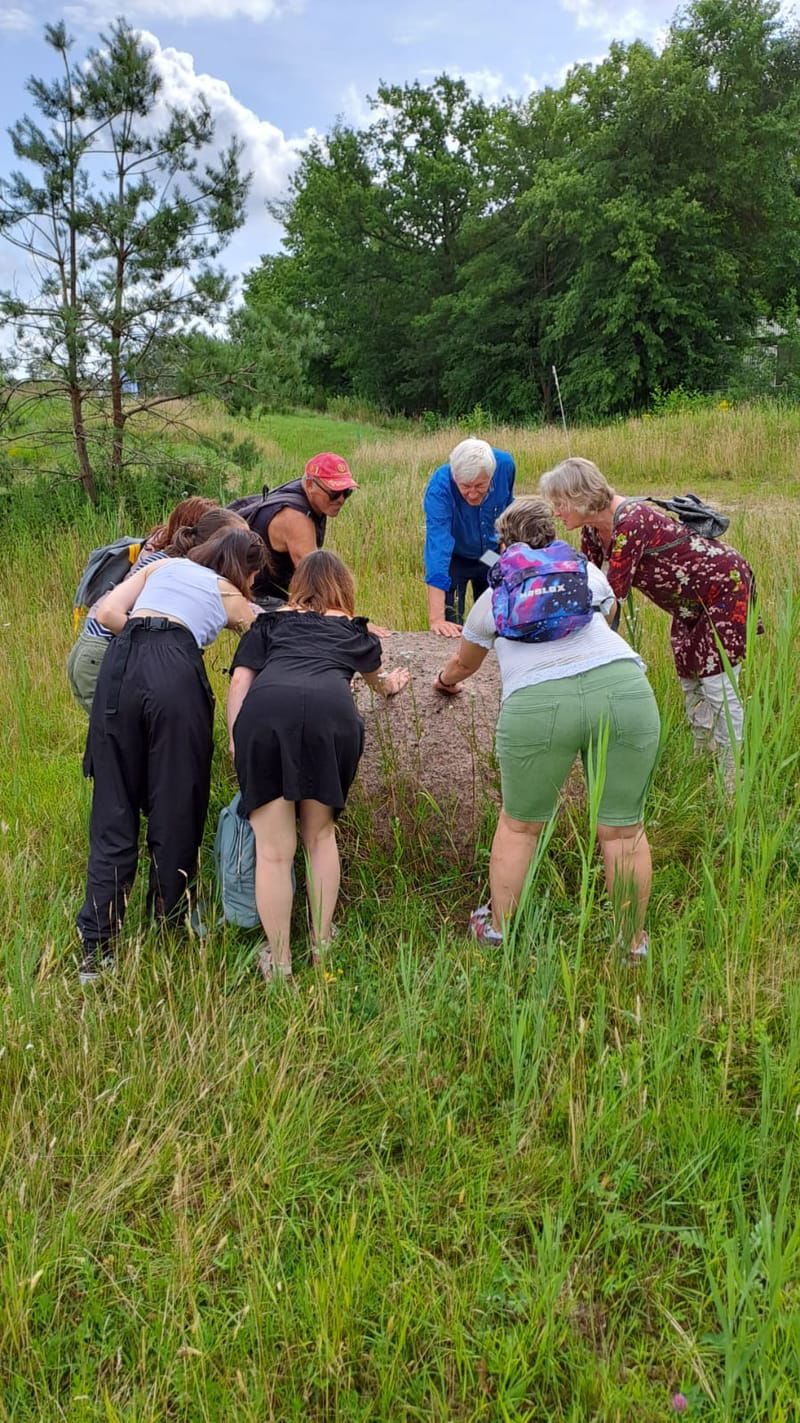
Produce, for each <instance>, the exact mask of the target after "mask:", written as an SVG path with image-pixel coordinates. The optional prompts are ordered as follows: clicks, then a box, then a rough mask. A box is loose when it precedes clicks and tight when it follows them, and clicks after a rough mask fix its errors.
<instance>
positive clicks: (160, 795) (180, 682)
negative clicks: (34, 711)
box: [78, 528, 266, 982]
mask: <svg viewBox="0 0 800 1423" xmlns="http://www.w3.org/2000/svg"><path fill="white" fill-rule="evenodd" d="M265 556H266V553H265V549H264V544H263V543H262V541H261V539H259V538H258V536H257V535H256V534H253V533H252V532H251V531H250V530H249V529H240V528H235V529H230V528H227V529H223V530H221V531H220V532H219V533H217V534H215V535H214V536H213V537H212V538H210V539H209V540H208V541H207V542H206V543H203V544H201V545H200V546H199V547H198V548H195V549H193V550H192V551H191V552H190V553H189V555H188V557H187V558H176V559H167V560H165V561H164V562H161V563H155V564H152V565H150V567H148V568H145V569H143V570H142V571H141V572H140V573H137V574H135V575H134V576H133V577H131V578H128V579H126V580H125V581H124V582H123V583H121V584H119V586H118V587H117V588H115V589H113V591H112V592H111V593H108V594H107V595H106V597H105V598H104V599H103V600H102V601H101V603H100V604H99V605H98V608H97V614H96V615H97V616H98V617H99V619H100V621H101V622H102V623H103V625H104V626H105V627H107V628H108V629H109V630H110V631H111V632H113V633H115V634H117V635H116V636H115V637H114V640H113V642H112V644H111V647H110V648H109V651H108V652H107V654H106V657H105V659H104V662H103V666H102V669H101V672H100V678H99V681H98V684H97V691H96V693H95V698H94V703H93V706H92V714H91V718H90V722H89V736H88V740H87V743H86V756H85V759H84V770H85V772H86V774H87V775H90V776H92V777H93V778H94V793H93V797H92V815H91V826H90V854H89V867H88V874H87V887H86V898H85V901H84V904H83V907H82V909H81V911H80V914H79V915H78V932H79V934H80V937H81V940H82V943H83V950H84V960H83V964H82V965H81V981H82V982H87V981H89V980H91V979H92V978H95V977H96V976H97V975H98V973H99V972H100V971H101V969H102V968H105V967H108V966H109V964H110V963H112V962H113V946H114V941H115V939H116V938H117V936H118V934H119V932H120V930H121V928H122V923H123V919H124V916H125V907H126V904H127V900H128V898H129V895H130V892H131V888H132V886H133V881H134V878H135V875H136V865H137V858H138V839H139V817H140V815H141V814H144V815H145V816H146V818H147V846H148V850H149V851H150V860H151V866H150V884H149V891H148V896H147V901H148V909H149V910H150V911H151V912H153V913H155V915H156V916H157V917H158V918H159V919H162V920H164V921H167V922H169V921H170V920H172V921H173V922H174V921H176V920H178V919H181V918H183V916H184V910H185V911H186V912H187V913H188V912H189V910H190V909H191V891H192V885H193V881H194V876H195V871H196V867H197V852H198V849H199V847H200V840H201V838H202V834H203V827H204V825H205V818H206V812H207V809H208V797H209V789H210V781H211V752H212V728H213V716H214V698H213V694H212V692H211V688H210V686H209V684H208V679H207V677H206V674H205V668H204V666H203V659H202V655H201V649H202V648H203V647H207V646H208V645H209V644H210V643H212V642H213V641H214V639H215V638H216V636H217V634H218V633H219V632H221V631H222V629H223V628H224V627H229V628H234V629H238V630H243V629H244V628H246V627H249V625H250V623H251V622H252V621H253V619H254V617H255V615H256V612H257V609H255V608H254V607H253V605H252V604H251V603H250V601H249V591H250V587H251V585H252V581H253V579H254V578H255V576H256V574H257V573H258V572H259V571H260V569H261V568H262V567H263V564H264V559H265Z"/></svg>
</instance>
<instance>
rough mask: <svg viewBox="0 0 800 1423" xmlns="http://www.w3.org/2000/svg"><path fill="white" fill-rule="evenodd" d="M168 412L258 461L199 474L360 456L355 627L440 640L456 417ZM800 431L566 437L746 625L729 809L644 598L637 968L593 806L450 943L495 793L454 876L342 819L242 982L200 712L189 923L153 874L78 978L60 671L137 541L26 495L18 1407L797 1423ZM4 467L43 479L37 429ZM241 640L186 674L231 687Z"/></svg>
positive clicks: (2, 1158)
mask: <svg viewBox="0 0 800 1423" xmlns="http://www.w3.org/2000/svg"><path fill="white" fill-rule="evenodd" d="M192 418H193V423H194V427H195V428H196V429H197V430H198V431H199V432H200V433H201V434H203V433H204V434H205V435H206V436H208V437H211V436H213V437H214V439H216V440H218V441H219V440H220V439H221V440H222V441H223V442H224V441H228V443H229V444H231V442H232V443H233V444H235V442H236V441H237V440H238V441H242V440H247V441H249V442H250V444H251V446H252V447H254V449H255V451H256V456H255V459H256V463H255V467H254V468H253V469H251V470H250V472H249V473H247V474H245V473H243V472H242V470H241V469H240V468H237V466H236V464H235V463H233V464H229V465H226V464H225V462H224V461H218V462H217V463H216V464H215V465H214V466H213V469H211V468H210V471H209V474H208V479H207V484H206V487H207V489H208V492H210V493H214V494H219V495H220V496H221V497H227V498H231V497H233V495H234V494H235V493H239V492H245V491H252V490H255V489H257V488H258V487H259V486H260V484H261V483H262V481H263V480H267V481H268V482H269V483H270V484H276V483H279V482H280V481H281V480H283V479H286V478H290V477H294V476H295V475H296V474H297V473H299V470H300V467H301V465H302V463H303V462H304V460H305V458H307V457H308V455H310V454H311V453H314V452H315V451H316V450H318V449H321V448H332V449H336V450H340V451H341V452H342V453H343V454H345V455H346V456H347V458H348V459H350V461H351V463H352V466H353V470H354V474H355V477H356V479H358V480H359V481H360V483H361V486H362V487H361V489H360V490H359V492H358V494H357V495H356V496H355V497H354V498H353V499H352V500H351V501H350V502H349V504H348V505H347V507H346V509H345V510H344V512H343V513H342V515H341V517H340V518H339V520H338V521H337V523H336V524H335V527H334V528H333V529H332V531H331V545H332V546H333V547H335V548H336V550H337V551H338V552H339V553H341V554H342V555H343V556H344V557H345V558H346V559H348V561H350V562H351V564H352V566H353V568H354V570H355V572H356V576H357V581H358V588H359V603H360V610H361V611H363V612H366V613H369V615H370V616H372V617H373V618H374V619H376V620H377V621H380V622H384V623H387V624H389V625H392V626H395V627H398V628H418V627H422V626H423V625H424V586H423V583H422V577H421V568H420V550H421V539H422V513H421V507H420V499H421V493H422V489H423V487H424V483H425V480H426V478H427V475H428V473H429V471H430V469H431V468H432V467H433V465H434V464H435V463H438V462H439V461H440V460H441V459H443V458H445V457H446V455H447V452H448V450H449V449H450V448H451V446H452V445H453V444H454V443H455V441H456V438H458V435H457V434H456V432H454V431H448V430H442V431H439V432H437V433H435V434H431V435H423V434H421V433H420V432H418V431H415V430H409V429H401V428H396V429H394V428H380V429H379V428H373V427H371V426H370V425H369V423H368V422H363V423H355V422H350V423H348V422H345V421H333V420H330V419H326V418H325V417H322V416H316V415H311V414H309V415H298V416H285V417H277V416H276V417H269V418H267V417H265V418H263V419H261V420H259V421H253V422H249V423H247V424H246V425H245V424H244V423H242V424H241V425H237V424H236V422H233V421H231V420H229V419H228V418H227V417H226V416H224V415H223V414H222V413H220V411H218V410H216V409H214V408H211V407H207V408H204V409H202V410H199V411H195V412H192ZM487 433H488V435H489V438H491V440H492V442H493V443H495V444H497V445H501V446H504V447H506V448H510V449H511V450H512V451H513V452H514V454H515V456H516V457H517V461H518V469H519V474H518V488H519V489H520V490H522V491H525V490H530V491H533V490H534V489H535V484H536V479H537V477H538V474H539V473H540V472H541V471H542V470H544V469H546V468H548V467H549V466H550V465H552V464H553V463H555V462H556V461H557V460H558V459H559V458H561V457H562V456H563V454H564V453H565V447H564V436H563V433H561V432H559V431H558V430H553V429H550V430H545V431H524V430H502V429H499V430H492V431H490V432H487ZM181 438H182V442H183V443H182V444H181V447H180V453H181V457H184V456H185V457H187V458H191V457H192V451H193V448H194V447H193V437H192V436H191V435H190V434H188V433H186V434H184V435H183V436H182V437H181ZM799 439H800V411H796V410H792V409H780V408H778V407H770V406H764V407H750V408H748V407H742V408H741V409H738V408H737V409H725V408H719V409H709V410H701V411H695V412H689V413H684V414H680V413H678V414H672V415H665V416H661V417H658V418H654V419H651V420H647V419H638V420H631V421H628V422H625V423H620V424H618V425H612V426H608V427H604V428H602V429H597V430H588V429H587V430H580V431H572V432H571V433H570V442H571V448H572V452H573V453H580V454H585V455H588V456H590V457H592V458H594V459H596V460H597V462H598V463H599V464H600V466H601V467H602V468H603V469H604V471H605V472H606V474H607V475H609V477H610V478H611V479H612V481H613V482H615V483H616V484H617V485H618V487H619V488H620V490H621V491H622V492H623V493H626V494H634V493H667V494H668V493H675V492H686V491H687V490H691V491H693V492H696V493H699V494H701V495H703V496H705V497H706V498H708V499H709V500H710V502H713V503H716V504H717V505H718V506H719V507H721V508H723V509H725V510H726V511H728V512H729V513H730V514H731V528H730V532H729V537H730V539H731V541H732V542H733V543H734V544H735V545H736V546H737V547H739V548H740V549H741V550H742V552H743V553H745V554H746V555H747V556H748V557H749V559H750V560H751V562H752V563H753V565H754V566H755V568H756V571H757V576H758V584H759V592H760V598H761V606H762V611H763V616H764V622H765V625H766V632H765V635H764V636H763V637H760V638H758V639H757V640H754V645H753V648H752V652H751V656H750V658H749V661H748V664H747V668H746V672H745V676H744V687H745V691H746V695H747V708H748V711H747V736H746V742H745V745H744V748H743V754H742V765H741V773H740V778H739V783H738V786H737V790H736V793H735V796H734V798H733V799H728V798H727V797H726V795H725V792H724V789H723V787H722V785H721V784H720V782H719V780H718V778H717V776H716V774H715V772H714V770H713V768H712V767H710V766H708V765H706V764H705V763H704V762H702V761H697V760H694V759H693V758H692V756H691V749H690V744H689V740H690V739H689V735H688V732H687V730H686V728H685V726H684V723H683V718H682V709H681V707H680V705H679V697H678V688H677V684H676V681H675V677H674V673H673V670H672V665H671V660H670V656H669V649H668V642H667V620H666V618H665V616H664V615H662V614H660V613H659V612H658V611H657V610H655V609H653V608H652V607H650V606H649V605H646V604H644V603H642V602H639V603H638V612H639V617H638V620H637V621H638V627H637V637H639V638H640V639H641V646H642V649H643V654H644V656H645V658H646V661H647V663H648V668H649V674H650V676H651V679H652V681H653V685H654V687H655V691H656V695H657V698H658V701H659V705H660V707H661V710H662V718H663V746H662V755H661V760H660V764H659V768H658V772H657V775H656V779H655V784H654V787H653V792H652V796H651V801H650V806H649V821H648V829H649V833H650V838H651V844H652V847H653V852H654V862H655V879H654V892H653V899H652V905H651V914H650V929H651V938H652V953H651V957H650V960H649V961H648V963H647V964H646V965H644V966H642V967H640V968H639V969H638V970H636V971H631V970H630V969H629V968H627V967H626V966H624V965H623V964H621V963H620V962H619V961H618V960H617V958H616V957H615V955H614V953H613V951H612V945H611V932H610V909H609V906H608V905H607V903H606V900H605V895H604V891H603V888H602V876H601V874H600V867H599V861H598V858H597V856H596V855H595V854H593V851H592V846H591V843H590V833H589V821H590V816H589V813H588V812H587V809H586V807H585V806H584V805H582V804H578V805H571V806H570V807H568V808H567V809H566V810H565V812H564V814H563V815H562V817H561V819H560V821H559V823H558V825H557V826H556V828H555V830H554V832H553V836H552V839H551V842H550V845H549V849H548V853H547V855H546V856H544V857H543V858H542V860H541V863H540V864H539V865H538V866H537V868H536V872H535V874H534V876H533V878H532V880H531V883H530V886H529V890H528V894H527V898H526V901H525V904H524V906H523V909H522V910H521V912H520V915H519V918H518V922H517V926H516V930H515V932H514V934H513V935H512V936H511V937H510V939H509V941H508V942H507V943H506V944H505V945H504V946H503V949H502V951H497V952H494V951H492V952H489V951H487V950H486V949H483V948H481V947H480V946H478V945H476V944H474V943H472V942H470V941H469V940H468V939H467V938H466V937H465V928H466V922H467V917H468V913H469V910H470V908H471V907H473V906H474V905H475V904H477V903H479V902H481V901H482V899H483V898H485V885H486V877H487V857H488V846H489V842H490V838H491V831H492V816H491V814H490V813H488V812H487V818H486V824H485V827H484V831H483V834H482V836H481V841H480V845H479V848H478V852H477V855H476V857H475V859H474V860H473V859H472V858H467V857H465V858H464V859H463V860H462V861H460V862H458V863H456V864H453V863H451V862H450V861H449V860H445V859H444V857H442V858H441V859H440V860H438V859H437V846H436V844H435V843H434V844H426V843H423V840H424V833H425V832H424V829H423V830H421V831H420V836H421V837H423V838H422V839H420V840H417V839H416V838H415V837H411V836H407V835H404V834H401V833H398V834H397V835H396V836H395V837H394V847H393V850H392V851H391V852H387V851H386V850H385V849H383V850H380V851H379V850H378V849H377V848H374V847H371V846H370V845H369V844H365V843H364V839H363V836H361V835H360V833H359V827H358V823H357V820H356V819H351V820H350V821H349V822H348V821H347V818H345V820H344V822H343V826H342V847H343V861H344V891H343V900H342V905H341V911H340V915H339V922H340V933H339V937H338V939H337V942H336V948H335V955H334V959H333V961H332V964H331V966H330V968H329V970H328V971H327V972H326V973H325V974H324V975H320V974H318V973H314V972H313V971H312V970H311V969H310V968H304V967H303V966H302V963H300V964H299V972H298V980H297V981H298V990H299V991H298V992H297V994H296V995H295V994H292V993H291V992H289V991H285V990H283V989H282V988H280V987H275V988H274V989H272V990H270V991H269V992H267V991H265V987H264V984H263V982H262V981H261V980H260V978H258V976H257V975H256V974H255V973H254V971H253V968H252V962H251V959H252V947H253V942H254V940H255V939H256V937H257V936H256V935H255V934H247V933H244V932H243V931H237V930H234V929H231V928H228V927H225V926H223V925H222V924H221V923H220V922H219V920H218V917H216V914H215V911H214V908H213V885H212V883H211V859H210V845H211V841H212V839H213V828H214V821H215V817H216V811H217V810H218V809H219V807H220V806H221V805H222V804H223V803H224V802H225V801H226V800H227V799H228V798H229V796H230V794H231V792H232V775H231V769H230V763H229V760H228V758H227V753H226V751H225V743H224V737H223V726H222V721H223V718H222V714H221V706H218V710H217V746H216V753H215V773H214V792H213V798H212V811H211V816H210V819H209V827H208V833H207V840H206V847H205V852H204V866H203V870H204V879H205V882H206V885H207V893H208V896H209V900H210V903H211V910H210V916H209V933H208V935H207V937H206V938H205V939H203V940H198V939H196V938H191V937H189V938H184V937H181V936H178V935H176V936H173V937H172V938H169V939H166V940H164V939H161V938H159V937H158V936H157V935H156V934H155V932H154V931H153V930H152V929H150V928H149V927H148V926H147V924H146V922H145V921H144V918H143V914H142V905H141V902H140V899H139V897H138V894H136V895H135V896H134V900H133V902H132V904H131V907H130V910H129V916H128V923H127V926H126V933H125V938H124V943H123V946H122V950H121V953H120V958H121V961H122V962H121V966H120V969H119V971H118V972H117V973H116V975H115V976H114V977H113V978H112V979H111V980H109V981H108V982H104V983H103V984H102V985H98V986H94V987H93V988H92V989H91V990H90V991H87V990H85V989H81V988H79V986H78V982H77V973H76V968H75V962H76V959H75V954H76V942H75V935H74V929H73V920H74V915H75V912H76V909H77V907H78V904H79V901H80V898H81V894H82V882H83V874H84V870H85V857H86V849H87V841H86V823H87V814H88V806H89V790H88V787H87V785H86V783H85V782H84V781H83V779H82V776H81V766H80V760H81V753H82V746H83V738H84V735H85V722H84V719H83V716H82V713H81V712H80V711H79V710H78V708H77V707H76V706H75V705H74V704H73V702H72V699H71V696H70V693H69V690H68V687H67V684H66V680H65V677H64V674H63V663H64V659H65V657H66V653H67V651H68V648H69V646H70V643H71V639H72V618H71V602H72V592H73V589H74V586H75V584H76V582H77V576H78V573H79V571H80V569H81V567H82V564H83V562H84V559H85V556H86V553H87V550H88V548H89V547H91V546H92V544H93V543H97V542H101V541H105V540H106V539H107V538H109V537H111V536H112V535H116V534H120V533H123V532H137V530H136V529H135V528H129V527H128V524H129V518H128V511H127V509H126V506H125V501H124V499H123V500H122V501H121V502H120V505H119V507H118V508H117V509H116V510H115V511H114V514H113V516H112V515H111V514H110V513H109V512H108V511H107V510H106V512H105V513H100V514H98V513H96V512H94V511H88V510H87V511H84V512H83V513H81V514H80V516H79V517H76V518H75V519H74V520H73V521H72V522H71V523H70V524H69V525H67V524H61V523H59V522H57V521H54V522H53V524H52V525H51V526H49V527H48V528H47V529H46V530H45V531H44V532H43V531H42V528H41V526H37V525H36V524H35V522H34V521H30V522H28V523H26V519H25V518H24V517H22V516H19V517H16V518H14V519H12V518H11V516H10V515H9V523H8V527H9V529H10V533H8V534H7V536H6V538H5V539H4V540H3V541H2V544H0V623H1V624H2V628H1V629H0V631H1V632H2V637H0V724H2V726H3V732H4V735H3V744H4V751H3V756H2V763H0V916H1V918H0V922H1V923H2V926H3V927H2V935H1V939H2V959H3V980H2V981H3V989H2V1027H1V1028H0V1033H1V1035H2V1037H1V1041H0V1307H1V1310H2V1312H0V1419H2V1420H9V1423H11V1420H13V1423H51V1420H52V1423H56V1420H59V1421H60V1420H66V1421H67V1423H90V1420H91V1423H95V1420H96V1421H97V1423H101V1420H102V1423H162V1420H170V1423H173V1420H174V1423H199V1420H209V1423H211V1420H221V1419H225V1420H237V1423H238V1420H241V1423H267V1420H276V1423H277V1420H280V1423H285V1421H286V1420H297V1421H298V1423H300V1420H314V1423H322V1420H342V1423H377V1420H392V1423H394V1420H426V1423H427V1420H435V1421H436V1423H450V1420H475V1423H478V1420H487V1421H489V1420H491V1423H494V1420H498V1423H512V1420H513V1423H517V1420H519V1423H523V1420H524V1423H539V1420H545V1419H546V1420H548V1421H549V1420H553V1423H555V1421H556V1420H558V1423H584V1420H598V1423H627V1420H630V1419H634V1418H635V1419H637V1420H641V1423H657V1420H666V1419H669V1418H670V1417H672V1416H674V1415H675V1403H674V1402H673V1398H674V1395H676V1394H680V1395H682V1399H678V1400H677V1402H678V1405H679V1406H680V1407H683V1403H684V1402H685V1404H686V1410H685V1411H686V1415H687V1416H688V1417H690V1418H695V1417H696V1418H702V1419H705V1420H712V1419H713V1420H720V1423H723V1420H724V1423H728V1420H730V1423H733V1421H734V1420H736V1423H760V1420H763V1423H789V1420H793V1419H795V1418H797V1416H798V1412H797V1410H798V1398H800V1214H799V1213H798V1200H799V1199H800V1197H799V1195H798V1169H799V1168H800V1161H799V1160H798V1132H799V1131H800V1127H799V1125H798V1121H799V1119H800V954H799V953H798V948H799V947H800V816H799V815H798V812H799V811H800V792H799V791H798V760H799V759H800V695H799V693H800V682H799V679H798V671H797V668H798V651H797V649H798V646H799V645H800V596H799V594H800V588H799V587H798V547H800V475H799V474H798V468H797V455H796V452H797V449H798V440H799ZM16 458H17V459H18V460H19V462H20V464H22V465H24V464H25V462H26V460H28V459H29V462H30V466H31V469H33V470H35V468H36V458H37V457H36V453H35V442H29V443H26V438H25V436H24V435H21V436H20V438H19V441H18V443H17V447H16ZM8 508H9V509H10V508H11V506H10V505H9V506H8ZM232 648H233V640H232V638H231V637H230V636H229V635H227V634H225V635H223V638H222V639H221V640H220V643H219V644H218V645H217V647H216V648H215V649H213V651H212V653H211V654H210V657H209V660H210V662H211V672H212V680H213V682H214V684H215V687H216V690H217V693H218V698H219V699H220V701H221V699H222V697H223V695H224V683H225V678H224V676H223V668H224V667H225V666H227V664H228V662H229V661H230V656H231V653H232ZM389 660H391V657H390V656H389ZM432 866H433V867H434V868H433V869H432V868H431V867H432Z"/></svg>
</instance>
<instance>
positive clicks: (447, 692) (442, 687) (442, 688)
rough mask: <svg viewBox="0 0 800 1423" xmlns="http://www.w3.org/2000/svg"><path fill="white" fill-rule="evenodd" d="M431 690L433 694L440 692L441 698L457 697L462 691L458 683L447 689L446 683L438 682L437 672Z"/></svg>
mask: <svg viewBox="0 0 800 1423" xmlns="http://www.w3.org/2000/svg"><path fill="white" fill-rule="evenodd" d="M433 690H434V692H440V693H441V695H442V696H443V697H457V696H458V695H459V693H460V692H463V690H464V689H463V687H461V686H460V685H459V684H458V683H457V684H456V685H455V686H454V687H448V686H447V683H446V682H440V681H439V673H438V672H437V673H436V677H435V678H434V682H433Z"/></svg>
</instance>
